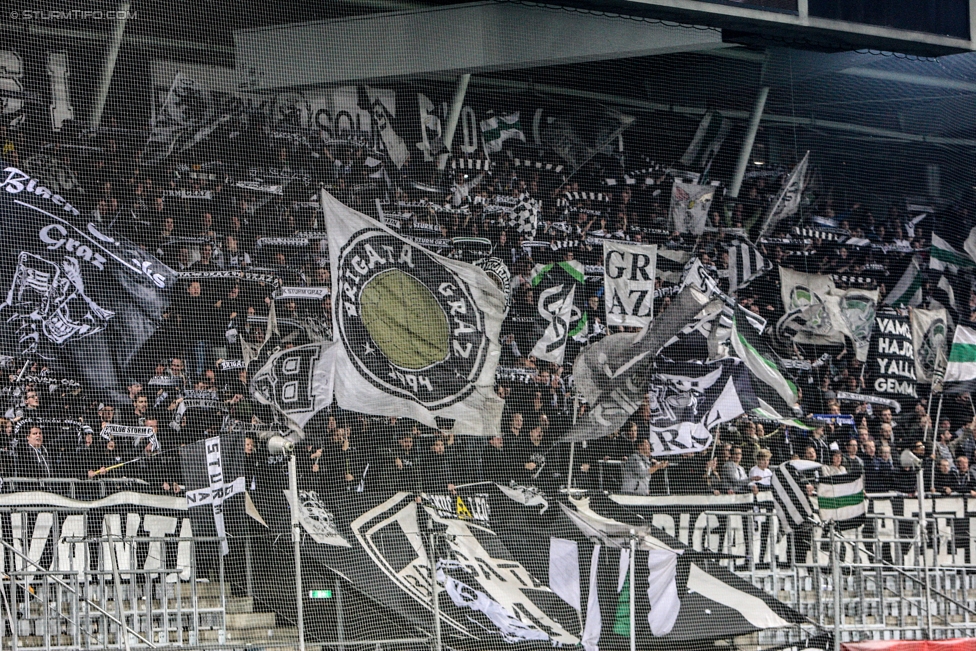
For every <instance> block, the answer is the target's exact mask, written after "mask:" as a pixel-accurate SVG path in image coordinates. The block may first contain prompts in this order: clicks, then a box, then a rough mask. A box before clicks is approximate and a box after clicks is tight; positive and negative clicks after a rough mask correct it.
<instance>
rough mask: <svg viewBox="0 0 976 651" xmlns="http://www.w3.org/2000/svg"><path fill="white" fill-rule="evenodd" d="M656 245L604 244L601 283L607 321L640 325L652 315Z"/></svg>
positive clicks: (652, 316) (608, 242)
mask: <svg viewBox="0 0 976 651" xmlns="http://www.w3.org/2000/svg"><path fill="white" fill-rule="evenodd" d="M656 267H657V245H655V244H651V245H647V244H624V243H622V242H611V241H609V240H608V241H607V242H605V243H604V245H603V269H604V272H603V287H604V290H605V302H606V305H607V325H610V326H632V327H637V328H643V327H644V326H646V325H647V324H648V323H650V321H651V319H653V318H654V273H655V269H656Z"/></svg>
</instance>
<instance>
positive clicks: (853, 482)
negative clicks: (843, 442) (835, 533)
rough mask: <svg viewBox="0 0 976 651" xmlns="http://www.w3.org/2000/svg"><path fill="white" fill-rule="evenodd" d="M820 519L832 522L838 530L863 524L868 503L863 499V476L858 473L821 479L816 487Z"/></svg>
mask: <svg viewBox="0 0 976 651" xmlns="http://www.w3.org/2000/svg"><path fill="white" fill-rule="evenodd" d="M817 508H818V509H819V510H820V519H821V520H823V521H824V522H834V523H836V525H837V527H838V528H839V529H853V528H854V527H860V526H861V525H863V524H864V521H865V519H866V515H867V512H868V503H867V500H865V499H864V475H863V474H862V473H860V472H857V473H846V474H843V475H833V476H831V477H822V478H821V479H820V484H819V486H817Z"/></svg>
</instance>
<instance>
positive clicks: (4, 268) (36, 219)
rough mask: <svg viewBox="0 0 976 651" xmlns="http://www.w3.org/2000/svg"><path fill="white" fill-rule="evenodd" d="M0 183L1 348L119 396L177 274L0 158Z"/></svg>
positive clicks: (1, 351)
mask: <svg viewBox="0 0 976 651" xmlns="http://www.w3.org/2000/svg"><path fill="white" fill-rule="evenodd" d="M0 189H2V190H3V192H0V228H2V232H3V235H4V239H5V246H4V249H3V253H2V254H0V287H2V288H3V290H5V291H6V293H5V294H3V293H0V296H3V297H4V300H3V303H2V304H0V354H2V355H8V356H12V357H26V358H30V359H36V360H44V361H45V362H46V363H49V364H53V365H60V366H65V367H68V368H71V367H73V368H74V369H75V373H77V374H79V375H83V376H84V377H86V378H87V379H88V385H89V386H92V387H99V388H100V389H101V390H102V391H104V392H105V395H103V396H101V397H102V398H103V399H113V398H117V399H120V400H121V399H122V396H124V388H123V385H124V383H125V379H126V378H125V376H126V371H127V368H128V366H129V364H130V363H131V362H132V360H133V358H134V357H135V355H136V354H137V353H138V352H139V349H140V348H141V347H142V345H143V344H144V343H145V342H146V340H148V339H149V337H150V336H151V335H152V334H153V332H155V330H156V328H157V326H158V325H159V324H160V323H161V321H162V314H163V310H164V309H165V308H166V306H167V304H168V302H169V292H170V290H171V289H172V286H173V285H174V283H175V282H176V275H175V273H174V272H173V271H172V270H171V269H170V268H169V267H167V266H166V265H164V264H163V263H161V262H159V260H157V259H156V258H154V257H152V256H150V255H148V254H147V253H146V252H144V251H142V250H141V249H139V248H138V247H137V246H135V245H134V244H132V243H131V242H128V241H125V240H122V239H119V238H118V237H116V236H115V235H113V234H112V233H111V232H110V231H109V230H107V229H105V228H103V227H102V226H100V225H98V224H95V223H92V222H88V221H87V220H86V219H84V218H83V217H82V215H81V212H80V211H79V209H78V208H76V207H75V206H73V205H71V203H70V202H69V201H68V200H67V199H65V198H64V197H62V196H60V195H59V194H57V193H55V192H53V191H52V190H50V189H49V188H47V187H46V186H44V184H43V183H42V182H41V181H40V180H38V179H35V178H32V177H31V176H30V175H29V174H27V173H26V172H23V171H21V170H19V169H17V168H16V167H9V166H6V167H4V169H3V171H2V173H0ZM0 291H2V290H0Z"/></svg>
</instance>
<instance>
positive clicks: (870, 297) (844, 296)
mask: <svg viewBox="0 0 976 651" xmlns="http://www.w3.org/2000/svg"><path fill="white" fill-rule="evenodd" d="M779 273H780V291H781V292H782V297H783V307H784V310H785V314H784V315H783V316H782V317H781V318H780V320H779V322H778V323H777V324H776V335H777V337H779V338H780V339H781V340H784V341H796V342H797V343H801V344H818V345H825V344H831V343H843V342H844V337H845V336H846V337H847V338H848V339H850V340H851V343H852V344H853V345H854V354H855V356H856V357H857V359H858V360H859V361H862V362H863V361H867V358H868V347H869V345H870V343H871V332H872V331H873V329H874V317H875V313H876V308H877V304H878V291H877V290H870V291H868V290H860V289H849V290H843V289H837V286H836V285H835V284H834V281H833V279H832V278H831V277H830V276H822V275H819V274H807V273H803V272H800V271H793V270H792V269H787V268H786V267H780V269H779Z"/></svg>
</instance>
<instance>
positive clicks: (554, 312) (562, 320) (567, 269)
mask: <svg viewBox="0 0 976 651" xmlns="http://www.w3.org/2000/svg"><path fill="white" fill-rule="evenodd" d="M585 284H586V273H585V270H584V268H583V264H582V263H580V262H579V261H577V260H569V261H564V262H556V263H550V264H547V265H541V264H540V265H536V266H535V268H534V269H533V270H532V287H534V288H535V290H536V292H537V295H538V297H539V298H538V300H537V307H538V313H539V317H540V319H539V321H540V323H539V325H538V326H537V327H536V331H537V332H539V333H540V336H539V339H538V340H537V341H536V343H535V345H534V346H533V347H532V352H531V353H530V354H531V355H533V356H534V357H536V358H538V359H542V360H545V361H547V362H552V363H553V364H562V363H563V356H564V355H565V354H566V344H567V343H568V342H569V340H570V339H571V338H573V337H575V336H576V335H578V334H580V333H581V332H583V331H585V330H586V325H587V323H588V320H589V317H588V315H587V312H586V297H585Z"/></svg>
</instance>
